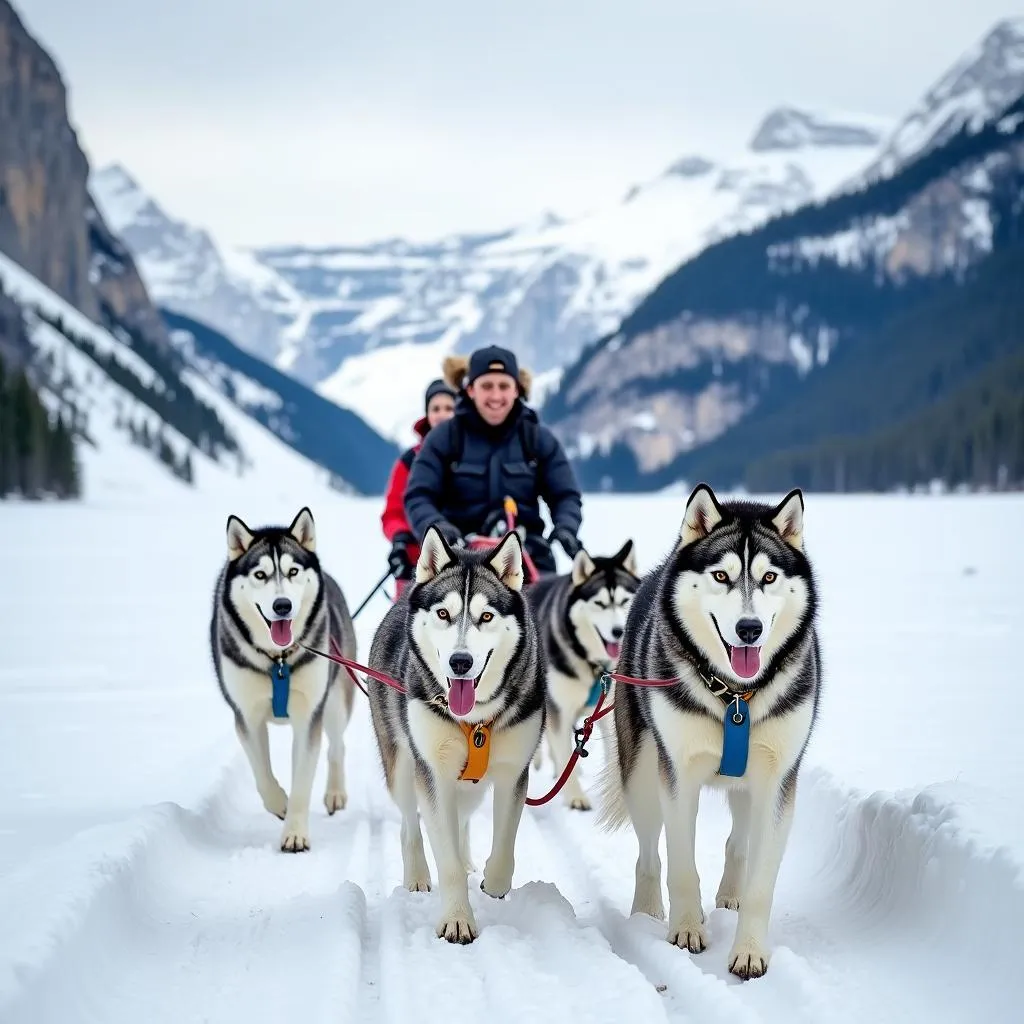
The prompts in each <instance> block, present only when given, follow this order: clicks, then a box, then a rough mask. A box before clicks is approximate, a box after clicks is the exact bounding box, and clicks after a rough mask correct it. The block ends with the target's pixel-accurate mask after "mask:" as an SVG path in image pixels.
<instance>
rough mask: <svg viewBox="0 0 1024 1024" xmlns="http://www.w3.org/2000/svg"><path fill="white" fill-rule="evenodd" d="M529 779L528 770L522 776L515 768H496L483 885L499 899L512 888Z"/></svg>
mask: <svg viewBox="0 0 1024 1024" xmlns="http://www.w3.org/2000/svg"><path fill="white" fill-rule="evenodd" d="M528 781H529V773H528V772H527V771H526V770H525V769H524V770H523V771H522V772H521V773H520V775H519V776H518V777H516V776H514V775H513V774H512V771H511V770H506V771H501V772H498V771H495V775H494V797H493V799H494V818H493V822H494V824H493V832H492V839H491V855H490V856H489V857H488V858H487V863H486V864H484V878H483V881H482V882H481V883H480V888H481V889H483V891H484V892H485V893H487V895H488V896H493V897H495V898H496V899H504V898H505V896H506V895H507V894H508V892H509V890H510V889H511V888H512V875H513V873H514V872H515V866H516V859H515V848H516V834H517V832H518V831H519V822H520V821H521V820H522V817H523V807H524V806H525V804H526V785H527V782H528Z"/></svg>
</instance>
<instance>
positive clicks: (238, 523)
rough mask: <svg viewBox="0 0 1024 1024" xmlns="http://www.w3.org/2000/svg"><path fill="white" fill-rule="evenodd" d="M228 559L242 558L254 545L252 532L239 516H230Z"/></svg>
mask: <svg viewBox="0 0 1024 1024" xmlns="http://www.w3.org/2000/svg"><path fill="white" fill-rule="evenodd" d="M227 531H228V559H229V560H230V561H232V562H233V561H234V560H235V559H236V558H241V557H242V555H244V554H245V553H246V551H248V550H249V545H250V544H252V541H253V536H252V530H250V529H249V527H248V526H246V525H245V523H243V522H242V520H241V519H239V518H238V516H228V527H227Z"/></svg>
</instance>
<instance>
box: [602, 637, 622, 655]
mask: <svg viewBox="0 0 1024 1024" xmlns="http://www.w3.org/2000/svg"><path fill="white" fill-rule="evenodd" d="M604 649H605V650H606V651H607V652H608V657H609V658H617V657H618V656H619V645H618V644H615V643H609V641H607V640H605V642H604Z"/></svg>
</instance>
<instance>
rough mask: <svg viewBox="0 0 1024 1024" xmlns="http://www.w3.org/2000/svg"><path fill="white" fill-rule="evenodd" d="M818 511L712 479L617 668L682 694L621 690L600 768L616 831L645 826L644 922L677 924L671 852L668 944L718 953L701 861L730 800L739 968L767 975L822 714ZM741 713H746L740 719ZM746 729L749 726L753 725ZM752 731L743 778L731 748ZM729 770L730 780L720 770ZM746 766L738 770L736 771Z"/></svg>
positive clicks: (640, 908)
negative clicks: (724, 494)
mask: <svg viewBox="0 0 1024 1024" xmlns="http://www.w3.org/2000/svg"><path fill="white" fill-rule="evenodd" d="M803 532H804V503H803V496H802V494H801V493H800V491H799V490H794V491H791V492H790V493H789V494H788V495H787V496H786V498H785V499H784V500H783V501H782V502H781V503H780V504H779V505H777V506H775V507H774V508H772V507H770V506H767V505H761V504H757V503H754V502H738V501H737V502H719V501H718V499H717V498H716V497H715V495H714V493H713V492H712V490H711V488H710V487H708V486H707V485H706V484H700V485H699V486H698V487H696V488H695V489H694V491H693V493H692V494H691V495H690V498H689V500H688V502H687V505H686V512H685V515H684V517H683V523H682V528H681V531H680V535H679V539H678V543H677V545H676V547H675V550H674V551H672V553H671V554H670V555H669V556H668V557H667V559H666V560H665V561H664V562H663V563H662V565H661V566H660V567H659V568H657V569H655V570H654V571H653V572H651V573H650V574H649V575H647V576H646V577H645V578H644V580H643V583H642V584H641V586H640V589H639V591H638V592H637V596H636V598H635V599H634V601H633V606H632V608H631V609H630V613H629V619H628V621H627V623H626V632H625V634H624V636H623V642H622V648H621V652H620V655H619V662H618V671H619V672H620V673H622V674H624V675H631V676H637V677H640V678H643V679H647V680H658V679H670V678H677V679H678V680H679V682H678V684H677V685H674V686H670V687H665V688H648V687H641V686H636V685H625V684H620V685H619V686H618V687H617V700H616V702H615V712H614V716H615V746H616V748H617V756H616V757H614V758H610V759H609V763H608V765H607V766H606V768H605V770H604V772H603V773H602V779H601V786H602V789H603V796H604V807H603V808H602V812H601V814H600V815H599V819H598V820H599V823H600V824H603V825H604V826H605V827H606V828H607V829H609V830H611V829H614V828H618V827H620V826H621V825H623V824H625V823H626V822H627V821H632V824H633V827H634V829H635V830H636V834H637V840H638V845H639V855H638V857H637V862H636V887H635V889H634V894H633V907H632V910H631V913H634V914H635V913H645V914H650V915H651V916H652V917H656V918H659V919H661V918H664V916H665V914H664V909H663V906H662V890H661V861H660V859H659V856H658V842H659V837H660V835H661V828H662V823H664V825H665V832H666V852H667V856H668V894H669V915H668V940H669V942H672V943H674V944H675V945H678V946H680V947H682V948H684V949H688V950H690V952H692V953H700V952H701V951H703V950H704V949H705V948H706V946H707V933H706V931H705V928H704V913H703V911H702V909H701V899H700V880H699V878H698V876H697V866H696V862H695V857H694V834H695V830H696V816H697V802H698V798H699V796H700V792H701V788H702V787H703V786H715V787H723V788H725V789H726V791H727V793H728V800H729V809H730V811H731V813H732V831H731V833H730V835H729V838H728V841H727V842H726V844H725V870H724V872H723V874H722V881H721V885H719V887H718V894H717V896H716V899H715V905H716V906H718V907H726V908H729V909H731V910H736V909H738V910H739V917H738V920H737V926H736V935H735V938H734V941H733V945H732V950H731V952H730V953H729V970H730V971H731V972H732V973H733V974H736V975H738V976H739V977H741V978H755V977H758V976H760V975H762V974H764V973H765V971H766V970H767V969H768V961H769V950H768V945H767V938H768V920H769V916H770V913H771V907H772V899H773V897H774V894H775V882H776V879H777V877H778V871H779V867H780V865H781V863H782V856H783V853H784V851H785V847H786V841H787V839H788V836H789V830H790V824H791V822H792V818H793V803H794V799H795V797H796V785H797V773H798V772H799V769H800V762H801V759H802V757H803V753H804V749H805V748H806V746H807V742H808V740H809V738H810V735H811V730H812V728H813V726H814V723H815V719H816V717H817V710H818V695H819V685H820V683H819V678H820V676H819V673H820V663H819V655H818V639H817V634H816V631H815V613H816V608H817V597H816V591H815V584H814V579H813V576H812V571H811V565H810V562H809V561H808V559H807V556H806V555H805V553H804V550H803ZM733 716H743V717H742V718H737V719H734V717H733ZM744 720H745V726H744ZM733 726H735V727H736V728H737V729H740V732H739V734H733V733H730V750H734V749H746V747H745V744H742V743H739V744H738V746H737V747H733V746H732V744H733V741H734V739H735V736H736V735H740V736H742V728H741V726H744V727H748V728H749V759H748V761H747V763H746V765H745V771H742V774H739V773H738V771H737V769H739V768H740V764H738V763H736V762H734V761H733V758H732V754H731V753H730V754H729V755H728V760H729V762H730V763H729V765H728V767H727V765H726V756H725V755H724V754H723V742H724V731H725V728H732V727H733ZM720 767H721V768H723V769H726V772H727V774H719V768H720ZM728 772H732V773H735V774H728Z"/></svg>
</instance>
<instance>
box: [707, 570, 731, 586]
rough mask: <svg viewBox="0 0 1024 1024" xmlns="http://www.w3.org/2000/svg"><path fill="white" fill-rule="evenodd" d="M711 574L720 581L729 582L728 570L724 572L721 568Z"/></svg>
mask: <svg viewBox="0 0 1024 1024" xmlns="http://www.w3.org/2000/svg"><path fill="white" fill-rule="evenodd" d="M711 575H712V576H713V577H714V578H715V579H716V580H717V581H718V582H719V583H728V582H729V574H728V573H727V572H723V571H722V570H721V569H718V570H717V571H715V572H713V573H712V574H711Z"/></svg>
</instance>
